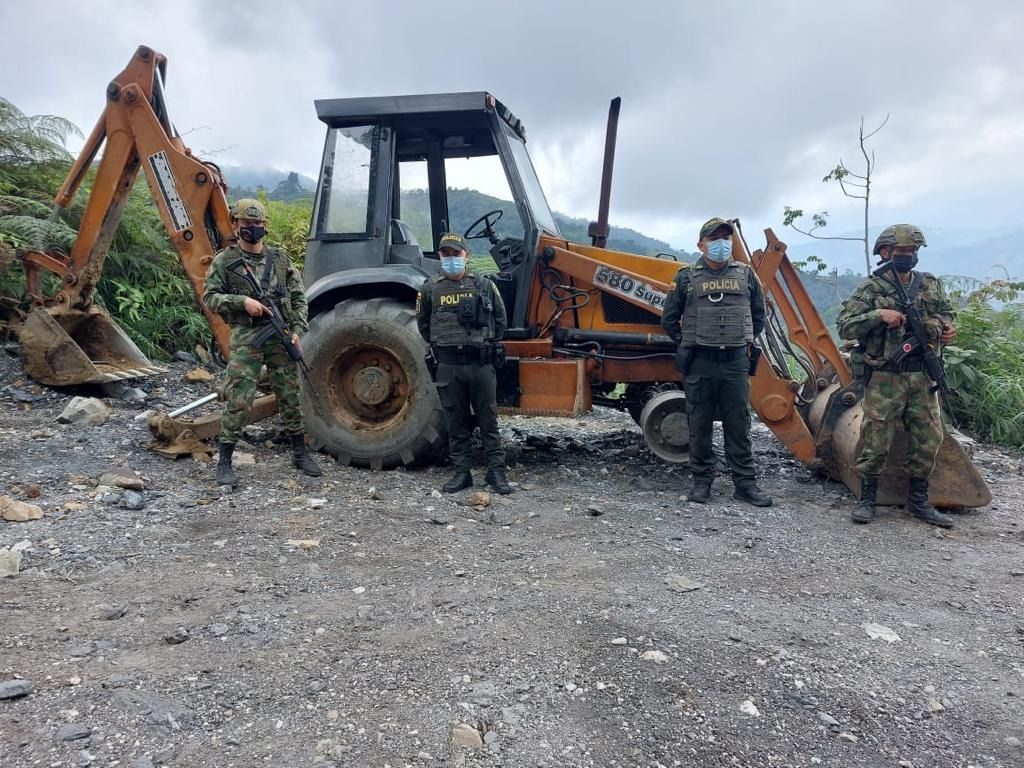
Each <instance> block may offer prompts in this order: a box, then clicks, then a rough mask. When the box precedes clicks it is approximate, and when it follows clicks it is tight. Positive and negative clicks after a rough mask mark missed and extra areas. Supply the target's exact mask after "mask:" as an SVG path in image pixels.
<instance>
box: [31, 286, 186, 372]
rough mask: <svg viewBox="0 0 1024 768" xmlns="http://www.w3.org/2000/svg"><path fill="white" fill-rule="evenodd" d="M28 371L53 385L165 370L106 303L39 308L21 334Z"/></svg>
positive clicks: (34, 311) (32, 313)
mask: <svg viewBox="0 0 1024 768" xmlns="http://www.w3.org/2000/svg"><path fill="white" fill-rule="evenodd" d="M19 337H20V340H21V349H22V355H23V356H24V359H25V371H26V372H27V373H28V374H29V376H31V377H32V378H33V379H35V380H36V381H38V382H40V383H42V384H46V385H48V386H58V387H63V386H72V385H76V384H102V383H104V382H107V381H118V380H119V379H133V378H136V377H138V376H149V375H151V374H154V373H162V372H163V371H165V370H166V369H165V368H161V367H159V366H157V365H154V364H153V363H151V362H150V361H149V359H148V358H147V357H146V356H145V355H144V354H142V351H141V350H140V349H139V348H138V347H137V346H135V342H133V341H132V340H131V339H129V338H128V336H127V335H126V334H125V332H124V331H123V330H121V328H120V327H119V326H118V325H117V323H115V322H114V321H113V320H111V319H110V316H109V315H107V313H106V312H104V311H103V310H102V309H100V308H99V307H97V306H95V305H94V306H91V307H89V309H87V310H65V309H62V308H54V309H45V308H38V309H35V310H33V311H32V312H31V313H29V316H28V317H27V318H26V319H25V322H24V323H23V325H22V327H21V332H20V334H19Z"/></svg>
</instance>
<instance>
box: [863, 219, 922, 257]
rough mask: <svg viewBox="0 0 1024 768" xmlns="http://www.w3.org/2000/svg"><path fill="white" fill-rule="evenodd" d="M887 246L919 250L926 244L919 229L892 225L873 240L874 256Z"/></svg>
mask: <svg viewBox="0 0 1024 768" xmlns="http://www.w3.org/2000/svg"><path fill="white" fill-rule="evenodd" d="M887 245H902V246H906V247H909V248H920V247H921V246H927V245H928V242H927V241H926V240H925V239H924V233H923V232H922V231H921V228H920V227H915V226H914V225H913V224H893V225H892V226H889V227H886V228H885V229H883V230H882V231H881V232H879V233H878V239H877V240H875V256H878V255H879V254H881V252H882V248H883V247H885V246H887Z"/></svg>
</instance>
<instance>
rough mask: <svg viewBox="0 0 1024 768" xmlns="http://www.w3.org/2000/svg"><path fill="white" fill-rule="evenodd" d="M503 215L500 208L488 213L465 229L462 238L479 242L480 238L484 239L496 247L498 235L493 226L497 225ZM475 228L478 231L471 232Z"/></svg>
mask: <svg viewBox="0 0 1024 768" xmlns="http://www.w3.org/2000/svg"><path fill="white" fill-rule="evenodd" d="M504 215H505V212H504V211H503V210H501V209H500V208H498V209H495V210H493V211H488V212H487V213H485V214H484V215H483V216H481V217H480V218H479V219H477V220H476V221H474V222H473V223H472V224H470V225H469V226H468V227H467V228H466V232H465V233H464V234H463V237H464V238H466V239H467V240H479V239H480V238H481V237H486V238H487V239H488V240H490V241H491V245H496V244H497V243H498V233H497V232H496V231H495V229H494V225H495V224H497V223H498V222H499V221H500V220H501V217H502V216H504ZM492 217H493V218H492ZM480 225H483V226H480ZM477 228H479V229H480V231H479V232H474V231H473V230H474V229H477Z"/></svg>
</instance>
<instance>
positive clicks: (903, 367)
mask: <svg viewBox="0 0 1024 768" xmlns="http://www.w3.org/2000/svg"><path fill="white" fill-rule="evenodd" d="M878 370H880V371H885V372H886V373H921V372H922V371H925V370H927V368H926V367H925V364H924V358H923V357H905V358H903V359H902V360H900V362H899V363H894V362H892V361H891V360H887V361H886V362H885V364H884V365H883V366H882V367H881V368H879V369H878Z"/></svg>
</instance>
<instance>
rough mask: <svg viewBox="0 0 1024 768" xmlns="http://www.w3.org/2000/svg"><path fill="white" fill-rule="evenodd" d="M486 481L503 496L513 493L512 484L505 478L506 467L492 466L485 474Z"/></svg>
mask: <svg viewBox="0 0 1024 768" xmlns="http://www.w3.org/2000/svg"><path fill="white" fill-rule="evenodd" d="M484 482H485V483H489V484H490V486H491V488H493V489H494V490H495V491H497V492H498V493H500V494H502V495H503V496H504V495H506V494H509V493H512V486H511V485H509V484H508V480H506V479H505V468H504V467H491V468H490V469H488V470H487V474H486V475H485V476H484Z"/></svg>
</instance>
